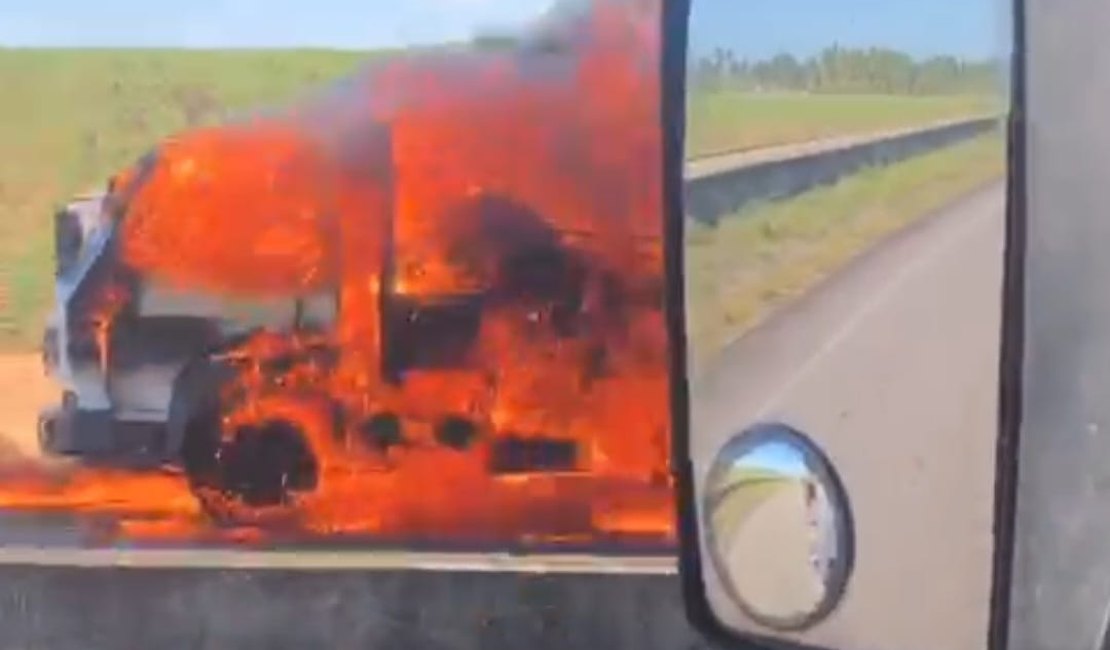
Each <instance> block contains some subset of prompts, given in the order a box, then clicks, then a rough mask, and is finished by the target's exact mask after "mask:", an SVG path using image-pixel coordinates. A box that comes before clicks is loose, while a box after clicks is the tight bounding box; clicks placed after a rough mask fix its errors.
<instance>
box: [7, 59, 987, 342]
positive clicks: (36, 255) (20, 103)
mask: <svg viewBox="0 0 1110 650" xmlns="http://www.w3.org/2000/svg"><path fill="white" fill-rule="evenodd" d="M369 56H372V55H371V54H369V53H356V52H337V51H326V50H297V51H208V52H205V51H180V50H21V49H3V48H0V88H3V90H4V93H3V94H4V97H3V101H0V349H13V348H14V349H27V348H28V347H29V346H30V345H34V344H35V343H37V340H38V336H39V332H40V330H41V325H42V320H43V318H44V315H45V309H46V305H47V303H48V300H49V295H50V291H51V285H52V282H53V278H52V276H51V273H50V266H51V231H50V214H51V213H52V211H53V208H54V207H55V206H56V205H58V204H59V203H61V202H63V201H65V200H66V199H68V198H69V197H70V196H71V195H73V194H74V193H75V192H78V191H84V190H87V189H90V188H96V187H100V186H102V184H103V183H104V181H105V180H106V179H107V177H108V176H109V175H110V174H111V173H112V172H114V171H117V170H118V169H120V168H121V167H123V166H124V165H126V164H128V163H130V162H131V161H133V160H134V159H135V158H136V157H137V156H139V155H141V154H142V153H143V152H144V151H145V150H147V149H148V148H149V147H150V146H151V145H152V144H154V143H156V142H157V141H158V140H159V139H160V138H162V137H164V136H166V135H167V134H170V133H172V132H174V131H177V130H180V129H182V128H185V127H187V126H189V125H191V124H202V123H209V122H212V121H215V120H219V119H221V117H222V116H224V115H225V114H227V113H228V112H234V111H237V110H242V109H248V108H252V107H258V106H267V105H275V104H279V103H281V102H285V101H287V100H289V99H291V98H293V97H295V96H297V95H298V94H300V93H302V92H303V91H305V90H306V89H308V88H311V87H313V86H315V85H318V84H321V83H324V82H326V81H328V80H331V79H334V78H338V77H341V76H343V75H345V74H347V73H349V72H351V71H352V70H354V69H356V68H357V67H358V66H359V64H360V63H361V62H363V61H364V60H366V59H367V58H368V57H369ZM981 101H982V100H977V99H975V98H970V99H969V98H959V97H957V98H950V97H946V98H932V99H930V98H917V99H905V98H896V97H852V98H837V97H822V96H813V97H807V96H801V95H778V96H771V95H768V96H758V97H754V96H746V95H735V94H732V95H729V94H726V95H715V96H713V97H712V98H709V97H705V98H703V97H700V96H699V97H696V98H695V99H694V100H692V102H691V109H690V122H691V128H690V131H691V142H692V143H693V145H694V146H693V148H692V149H691V151H692V153H705V152H707V151H709V150H711V149H712V148H714V147H717V148H725V149H732V148H736V147H750V146H759V145H765V144H774V143H779V142H782V141H788V140H799V139H808V138H811V137H815V136H820V135H829V134H832V133H840V132H845V131H867V130H874V129H876V128H885V127H888V126H892V125H900V124H907V123H918V122H927V121H932V120H935V119H940V118H944V117H949V116H953V115H961V114H968V113H973V112H976V110H978V105H979V103H981Z"/></svg>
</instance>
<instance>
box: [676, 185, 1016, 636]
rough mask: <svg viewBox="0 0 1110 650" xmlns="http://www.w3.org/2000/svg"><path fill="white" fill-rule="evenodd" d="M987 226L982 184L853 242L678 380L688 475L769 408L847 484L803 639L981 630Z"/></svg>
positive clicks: (990, 429) (992, 366)
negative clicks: (821, 605) (841, 258)
mask: <svg viewBox="0 0 1110 650" xmlns="http://www.w3.org/2000/svg"><path fill="white" fill-rule="evenodd" d="M1002 234H1003V193H1002V188H1001V185H995V186H993V187H991V188H988V189H986V190H984V191H981V192H979V193H977V194H975V195H974V196H971V197H969V198H967V199H966V200H963V201H961V202H959V203H958V204H957V205H955V206H952V207H951V208H949V209H947V210H944V211H942V212H940V213H938V214H936V215H934V216H930V217H928V218H926V219H923V220H922V221H920V222H918V223H917V224H916V225H915V226H914V227H912V228H910V229H909V230H906V231H903V232H902V233H900V234H898V235H896V236H895V237H894V238H892V239H891V240H890V241H888V242H885V243H883V244H882V245H879V246H877V247H875V248H874V249H872V250H871V251H869V252H868V253H866V254H865V255H863V256H861V257H860V258H859V259H857V260H856V261H855V262H854V263H852V264H851V265H849V266H848V267H847V268H845V269H844V270H843V271H841V272H840V273H838V274H836V275H834V276H833V277H831V278H830V279H829V280H828V281H826V282H825V283H824V284H823V285H822V286H820V287H818V288H817V290H815V291H813V292H811V293H810V294H809V295H807V296H805V297H804V298H802V299H801V300H799V301H797V302H795V303H793V304H792V305H790V306H789V307H788V308H786V309H784V310H783V311H781V312H779V313H778V314H776V315H775V316H773V317H771V318H770V319H768V320H767V321H765V322H764V323H763V324H762V325H761V326H759V327H758V328H756V329H755V330H753V331H752V332H750V333H749V334H747V335H746V336H744V337H743V338H742V339H740V340H738V341H736V342H735V343H734V344H733V345H731V346H730V347H728V348H727V349H726V351H725V352H724V353H723V354H722V355H721V356H720V358H718V359H717V360H716V362H715V363H713V364H709V365H708V367H707V369H706V371H705V372H704V373H702V374H701V376H699V377H696V378H694V379H693V380H692V405H693V408H694V410H695V413H694V431H695V434H694V441H693V445H694V448H693V453H694V457H695V459H696V461H697V464H698V467H697V469H698V470H699V473H704V472H705V471H706V469H707V465H708V461H709V456H710V454H712V453H713V451H714V450H715V449H716V448H717V447H718V446H719V445H720V444H721V443H722V442H723V441H724V440H725V439H726V438H727V437H728V436H729V435H731V434H733V433H735V432H738V431H739V430H741V429H743V428H744V427H746V426H748V425H750V424H752V423H753V422H755V421H782V422H786V423H788V424H791V425H793V426H795V427H797V428H799V429H800V430H802V431H804V432H806V433H807V434H809V435H810V436H811V437H812V438H814V439H815V440H817V441H818V442H819V444H821V445H822V446H823V448H824V449H825V451H826V452H827V453H828V454H829V456H830V457H831V459H832V461H833V463H834V464H835V465H836V467H837V469H838V471H839V473H840V475H841V478H842V480H843V481H844V483H845V487H846V488H847V490H848V492H849V495H850V499H851V507H852V511H853V515H854V518H855V522H856V567H855V572H854V575H853V576H852V578H851V582H850V584H849V587H848V593H847V594H846V596H845V599H844V600H843V602H842V604H841V606H840V607H839V609H838V610H837V611H836V612H834V614H833V615H832V616H831V617H830V618H829V619H827V620H826V621H825V622H823V623H821V624H820V625H819V626H818V627H816V628H814V629H812V630H811V631H810V632H809V633H807V634H806V635H805V637H803V638H804V639H805V640H806V641H808V642H811V643H815V644H819V645H824V646H827V647H837V648H845V649H847V648H859V649H861V650H862V649H864V648H898V649H899V650H916V649H918V648H920V649H922V650H925V649H935V648H945V649H946V650H961V649H964V648H967V649H968V650H971V649H975V650H981V648H982V647H984V645H985V640H986V625H987V614H988V602H989V600H988V597H989V587H990V561H991V552H992V548H991V525H992V517H991V510H992V507H993V481H994V474H993V460H994V456H993V454H994V447H993V445H994V438H995V433H996V431H995V422H996V413H995V405H996V390H997V389H996V385H997V380H996V377H997V357H998V351H997V350H998V335H999V327H1000V305H1001V303H1000V301H1001V267H1002V241H1003V238H1002ZM718 597H720V596H718ZM722 602H723V601H722ZM738 622H740V623H741V624H742V623H743V622H742V621H739V620H738Z"/></svg>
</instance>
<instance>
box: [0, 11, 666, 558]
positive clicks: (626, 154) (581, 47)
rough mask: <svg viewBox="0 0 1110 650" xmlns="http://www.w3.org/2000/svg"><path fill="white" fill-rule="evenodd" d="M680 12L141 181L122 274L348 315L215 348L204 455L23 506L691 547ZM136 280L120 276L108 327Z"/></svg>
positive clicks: (444, 71)
mask: <svg viewBox="0 0 1110 650" xmlns="http://www.w3.org/2000/svg"><path fill="white" fill-rule="evenodd" d="M658 15H659V8H658V1H657V0H656V1H655V2H646V3H645V2H637V3H631V2H628V1H627V0H608V1H605V2H596V3H594V6H593V7H592V8H591V9H590V13H589V19H588V20H584V21H582V22H581V24H579V25H578V26H577V28H576V29H575V30H573V32H567V33H565V34H563V35H562V39H563V40H562V41H555V44H554V45H550V44H549V46H548V47H543V48H536V49H535V50H527V51H515V50H513V51H509V50H502V51H477V50H475V51H466V52H464V53H460V52H449V53H446V54H443V53H433V54H426V55H415V54H414V55H411V56H406V57H399V58H396V59H392V60H390V61H388V62H385V63H380V64H376V66H375V67H374V68H372V69H370V70H368V71H366V72H365V73H363V74H362V75H361V76H360V77H359V78H358V79H356V80H354V81H353V82H352V83H349V84H346V85H344V86H342V87H341V88H339V89H337V90H335V91H333V92H331V93H329V94H327V95H326V96H323V97H321V98H317V99H316V100H315V101H313V102H311V103H309V104H307V105H305V106H300V107H298V108H297V110H294V111H292V112H287V113H283V114H280V115H276V116H269V117H263V118H258V119H252V120H249V121H244V122H241V123H235V124H230V125H225V126H220V127H213V128H207V129H201V130H197V131H193V132H188V133H185V134H183V135H181V136H179V137H177V138H174V139H171V140H169V141H167V142H166V143H164V145H163V146H162V147H161V148H160V150H159V153H158V158H157V162H156V163H155V164H154V166H153V167H152V168H151V169H150V170H149V173H148V174H147V175H145V176H144V177H143V178H141V179H140V178H139V176H138V175H135V174H134V173H131V172H129V173H128V174H124V175H121V177H120V178H119V179H117V182H116V185H115V190H114V192H115V196H116V197H117V200H118V203H119V206H120V209H119V211H118V212H117V218H118V219H119V223H120V230H119V259H120V264H121V266H122V267H123V268H125V269H126V270H127V274H129V275H131V276H141V277H144V278H154V279H156V280H157V282H159V283H162V284H164V285H166V286H173V287H178V288H183V289H189V290H194V291H195V290H201V291H205V292H209V293H214V294H220V295H224V296H230V297H257V296H304V295H309V294H313V293H319V292H329V291H330V292H334V293H335V295H336V296H337V297H338V299H337V304H338V308H337V310H336V316H335V318H334V321H333V322H332V323H331V325H330V326H328V327H304V328H301V329H295V330H293V331H269V330H260V331H257V332H256V333H254V334H252V335H250V336H247V337H243V338H241V339H238V340H236V341H234V342H230V343H228V344H227V345H226V346H224V347H223V348H222V349H219V350H215V351H213V352H212V353H211V354H210V355H209V356H208V357H206V358H204V359H202V360H200V363H198V364H193V367H192V371H194V372H196V373H197V377H198V378H199V379H198V380H197V382H196V385H197V386H202V387H207V390H208V391H209V393H210V394H211V395H212V396H214V397H213V398H212V399H210V400H208V401H207V402H204V403H205V404H208V405H209V407H210V408H207V409H202V408H198V409H197V411H196V413H195V414H193V417H191V418H190V419H189V425H188V427H186V439H185V443H184V448H183V452H182V457H183V462H182V466H183V469H182V468H171V467H167V468H165V469H163V470H160V471H157V472H151V471H146V472H129V471H125V470H118V469H117V470H103V469H94V468H89V467H85V468H82V469H79V470H75V471H68V472H64V473H62V474H61V475H59V476H53V475H45V474H43V473H41V472H37V473H36V472H29V473H28V472H21V473H14V474H10V475H9V476H7V477H6V478H5V479H4V480H3V481H2V482H0V508H9V509H13V508H14V509H30V510H39V509H61V510H66V511H76V512H79V513H82V514H84V515H102V514H103V515H112V517H114V521H115V522H116V524H115V525H116V529H115V531H116V533H115V534H118V535H123V536H124V537H126V538H129V539H148V540H149V539H167V540H177V539H190V540H203V539H227V538H228V537H229V536H231V537H234V538H246V539H264V540H267V541H270V540H274V539H279V538H283V537H287V538H290V539H298V538H304V537H306V536H308V537H322V538H325V539H336V538H337V537H348V536H354V537H356V538H359V539H373V540H381V541H384V542H402V543H419V542H425V541H426V542H430V543H442V542H444V541H445V540H449V541H454V542H459V543H479V544H506V543H523V544H530V543H537V544H553V545H556V546H559V545H564V546H565V545H585V546H589V547H598V546H606V545H609V544H617V545H618V546H619V545H621V544H628V543H630V542H644V543H648V544H653V545H663V546H669V545H670V544H671V543H672V542H673V535H674V530H673V529H674V523H673V515H672V510H673V509H672V505H671V504H672V496H673V495H672V486H671V482H670V475H669V470H668V466H669V465H668V458H669V421H668V417H669V409H668V374H667V355H666V349H667V339H666V330H665V325H664V318H663V304H662V302H663V297H662V287H663V280H662V273H663V261H662V236H661V233H662V225H663V223H662V221H663V207H662V189H661V188H662V170H663V163H662V149H661V147H662V143H661V138H660V124H661V120H660V113H659V111H660V101H659V100H660V79H659V69H660V66H659V56H660V52H659V41H660V38H659V34H658V29H659V25H658V22H659V21H658ZM118 197H122V198H118ZM129 299H131V298H130V293H129V292H128V291H126V290H124V289H122V288H121V287H120V283H119V282H114V281H109V282H106V283H105V285H104V294H103V296H102V302H103V304H104V305H109V306H110V307H105V308H104V309H102V310H100V312H99V313H100V314H101V316H102V318H101V321H102V322H100V321H98V324H97V326H98V327H101V329H103V328H110V327H111V323H112V317H113V314H115V313H116V312H117V311H118V310H119V309H121V307H120V303H121V301H126V300H129ZM101 338H102V340H103V341H110V338H111V337H110V334H108V335H103V336H102V337H101ZM107 347H110V343H104V345H103V346H102V348H101V349H102V350H104V349H106V348H107ZM104 363H107V361H105V362H104ZM201 401H202V402H203V400H201Z"/></svg>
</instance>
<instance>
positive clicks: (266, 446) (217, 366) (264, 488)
mask: <svg viewBox="0 0 1110 650" xmlns="http://www.w3.org/2000/svg"><path fill="white" fill-rule="evenodd" d="M234 376H235V373H234V369H232V368H229V367H228V366H226V365H225V364H221V363H219V362H216V361H210V360H204V361H201V362H197V363H195V364H190V365H189V366H187V367H186V368H185V370H183V371H182V374H181V376H180V377H179V378H178V381H177V383H176V384H175V390H174V397H173V400H172V404H171V408H170V430H171V436H176V437H177V439H178V440H180V458H181V464H182V465H183V468H184V470H185V475H186V477H187V478H188V481H189V487H190V489H191V491H192V492H193V494H194V495H195V496H196V498H197V499H198V501H199V502H200V505H201V507H202V508H203V510H204V511H205V512H206V513H207V514H208V515H209V516H210V517H211V518H212V519H213V520H214V521H215V522H216V523H217V524H220V525H225V526H235V525H243V524H249V525H260V524H278V523H281V522H283V521H286V520H289V519H291V518H295V516H296V507H295V499H294V497H295V495H297V494H300V493H306V492H310V491H312V490H313V489H315V487H316V485H317V482H318V467H317V461H316V458H315V456H314V454H313V453H312V449H311V447H310V446H309V444H308V442H307V438H306V436H305V433H304V427H303V426H302V425H301V423H299V422H297V421H296V420H295V419H294V418H290V417H269V418H267V419H265V420H263V421H260V422H249V423H241V424H238V425H236V427H235V429H234V430H233V431H226V430H225V424H224V416H225V414H227V413H228V412H230V411H231V410H232V409H233V408H234V406H235V405H233V404H225V403H224V400H223V399H222V397H221V395H222V389H223V388H224V387H226V386H227V384H228V382H229V381H231V380H232V379H233V378H234ZM225 434H228V435H225Z"/></svg>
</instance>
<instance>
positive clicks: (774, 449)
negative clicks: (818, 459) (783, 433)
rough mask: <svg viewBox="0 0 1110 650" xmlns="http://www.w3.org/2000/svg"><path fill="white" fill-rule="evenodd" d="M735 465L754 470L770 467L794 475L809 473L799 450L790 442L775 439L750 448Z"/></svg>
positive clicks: (799, 475)
mask: <svg viewBox="0 0 1110 650" xmlns="http://www.w3.org/2000/svg"><path fill="white" fill-rule="evenodd" d="M737 465H738V466H740V467H750V468H751V469H754V470H766V469H770V470H774V471H776V472H781V473H782V474H786V475H787V476H795V477H802V476H807V475H809V474H810V471H809V468H808V467H807V466H806V461H805V458H804V457H803V456H802V454H801V452H800V451H799V450H798V449H797V448H795V447H793V446H792V445H791V444H789V443H787V442H779V441H777V440H776V441H772V442H768V443H764V444H762V445H759V446H758V447H756V448H754V449H752V450H751V451H749V452H748V453H747V454H745V455H744V457H743V458H742V459H740V461H739V462H738V463H737Z"/></svg>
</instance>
